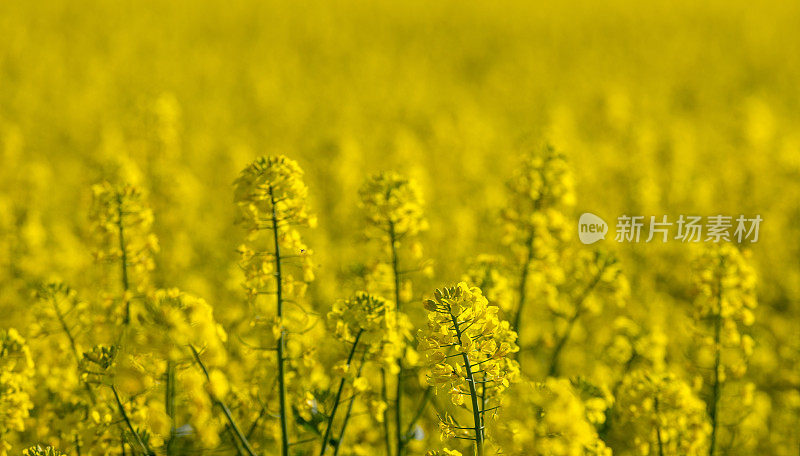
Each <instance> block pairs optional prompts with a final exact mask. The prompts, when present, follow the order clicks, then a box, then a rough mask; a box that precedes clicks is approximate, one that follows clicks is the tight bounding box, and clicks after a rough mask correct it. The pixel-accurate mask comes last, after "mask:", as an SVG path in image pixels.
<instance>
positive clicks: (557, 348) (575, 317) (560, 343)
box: [547, 264, 606, 377]
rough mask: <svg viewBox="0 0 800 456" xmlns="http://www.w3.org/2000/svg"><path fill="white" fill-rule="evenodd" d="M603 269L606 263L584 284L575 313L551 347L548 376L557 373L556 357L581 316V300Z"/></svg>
mask: <svg viewBox="0 0 800 456" xmlns="http://www.w3.org/2000/svg"><path fill="white" fill-rule="evenodd" d="M605 269H606V265H605V264H604V265H603V267H601V268H600V270H599V271H597V274H596V275H595V276H594V278H593V279H592V281H591V282H590V283H589V284H587V285H586V288H585V289H584V290H583V292H582V293H581V295H580V297H579V298H578V299H577V301H575V313H574V314H573V315H572V317H571V318H570V319H569V322H568V323H567V330H566V331H564V334H562V335H561V337H560V338H559V339H558V342H556V346H555V348H554V349H553V354H552V355H551V357H550V367H549V369H548V370H547V376H548V377H553V376H555V375H557V374H558V358H559V356H561V351H562V350H563V349H564V346H565V345H566V344H567V340H569V337H570V334H572V328H573V327H574V326H575V322H576V321H578V318H580V316H581V306H582V305H583V301H585V300H586V298H587V297H588V296H589V293H591V292H592V290H594V287H596V286H597V283H598V282H600V277H602V275H603V271H605Z"/></svg>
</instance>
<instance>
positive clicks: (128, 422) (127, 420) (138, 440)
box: [111, 385, 156, 456]
mask: <svg viewBox="0 0 800 456" xmlns="http://www.w3.org/2000/svg"><path fill="white" fill-rule="evenodd" d="M111 392H113V393H114V399H115V400H116V401H117V408H119V413H121V414H122V419H123V420H125V424H126V425H127V426H128V430H129V431H131V434H133V437H134V438H135V439H136V443H138V444H139V446H140V447H142V450H144V453H145V454H146V455H148V456H156V453H155V452H154V451H153V450H151V449H150V448H149V447H148V446H147V444H145V443H144V442H143V441H142V438H141V437H140V436H139V433H138V432H136V429H134V428H133V424H131V420H130V418H129V417H128V413H127V412H126V411H125V406H124V405H122V400H121V399H120V398H119V393H117V388H116V387H115V386H114V385H111Z"/></svg>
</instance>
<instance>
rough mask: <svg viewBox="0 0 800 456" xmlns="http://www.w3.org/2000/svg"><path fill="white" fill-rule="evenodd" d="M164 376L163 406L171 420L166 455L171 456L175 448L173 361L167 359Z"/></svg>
mask: <svg viewBox="0 0 800 456" xmlns="http://www.w3.org/2000/svg"><path fill="white" fill-rule="evenodd" d="M165 377H166V382H165V384H166V388H165V389H166V391H165V392H164V394H165V401H164V407H165V409H166V412H167V416H169V418H170V421H171V425H170V428H169V437H168V438H167V456H172V454H173V453H174V450H175V448H174V447H175V363H174V362H173V361H167V371H166V373H165Z"/></svg>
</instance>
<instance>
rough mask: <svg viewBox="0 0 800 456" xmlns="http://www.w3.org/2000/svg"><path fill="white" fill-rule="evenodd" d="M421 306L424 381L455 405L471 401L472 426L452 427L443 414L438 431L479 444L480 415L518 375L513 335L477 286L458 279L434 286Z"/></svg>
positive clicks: (491, 407) (481, 434) (494, 405)
mask: <svg viewBox="0 0 800 456" xmlns="http://www.w3.org/2000/svg"><path fill="white" fill-rule="evenodd" d="M424 307H425V309H426V310H427V311H428V327H427V329H426V330H420V331H418V333H417V338H418V340H419V346H418V350H419V351H420V352H421V353H424V354H425V359H426V361H427V365H428V367H429V368H430V373H429V376H428V383H429V384H430V385H432V386H435V387H436V388H437V389H444V390H446V391H447V392H448V394H449V395H450V398H451V400H452V402H453V403H454V404H455V405H458V406H463V405H464V404H465V401H466V400H470V399H471V401H472V403H471V407H470V409H471V410H472V411H473V426H471V427H466V428H465V427H461V426H456V425H455V423H454V421H452V420H448V419H446V418H445V419H444V420H443V421H442V423H441V430H442V434H443V436H446V437H459V438H468V439H474V440H475V441H476V444H477V445H478V447H480V446H482V444H483V441H484V439H485V436H484V427H485V421H484V419H485V414H486V413H487V412H488V411H489V410H494V409H496V408H497V407H499V405H500V394H501V393H502V392H503V391H505V390H506V389H507V388H508V387H509V386H510V384H511V383H512V382H515V381H516V380H517V379H518V377H519V366H518V364H517V363H516V361H514V360H512V359H511V355H512V354H513V353H515V352H516V351H518V350H519V347H517V344H516V338H517V335H516V333H515V332H514V331H512V330H511V329H510V328H509V324H508V322H507V321H503V320H500V318H499V317H498V311H499V308H498V307H497V306H492V305H489V302H488V301H487V299H486V298H485V297H484V296H483V293H482V292H481V290H480V289H479V288H476V287H469V286H468V285H467V284H466V283H464V282H460V283H459V284H457V285H456V286H455V287H448V288H444V289H440V290H436V291H435V292H434V299H428V300H426V301H425V304H424ZM473 431H474V435H472V432H473Z"/></svg>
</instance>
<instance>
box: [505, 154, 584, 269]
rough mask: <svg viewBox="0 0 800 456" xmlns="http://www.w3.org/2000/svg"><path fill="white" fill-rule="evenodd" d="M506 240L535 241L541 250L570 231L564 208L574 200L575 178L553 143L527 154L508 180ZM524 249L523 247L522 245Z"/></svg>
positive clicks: (518, 243)
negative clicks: (536, 151) (508, 196)
mask: <svg viewBox="0 0 800 456" xmlns="http://www.w3.org/2000/svg"><path fill="white" fill-rule="evenodd" d="M507 185H508V191H509V194H510V198H509V202H508V206H507V207H506V208H505V210H503V212H502V214H501V215H502V217H503V219H504V220H505V221H506V238H505V242H506V243H507V244H509V245H512V246H515V247H522V246H525V245H527V244H531V243H533V244H534V247H535V250H536V251H537V252H539V253H540V255H541V254H544V253H545V252H546V251H547V248H548V247H552V246H553V244H554V243H556V242H559V241H562V240H564V239H565V237H566V233H567V232H568V231H567V229H568V226H569V224H568V223H567V220H566V218H565V217H564V215H563V211H564V210H566V209H568V208H570V207H572V206H573V205H574V204H575V194H574V191H573V187H574V182H573V177H572V173H571V172H570V169H569V165H568V164H567V161H566V158H565V156H564V154H562V153H560V152H557V151H556V150H555V149H554V148H553V147H552V146H549V145H547V146H544V147H543V148H542V150H540V151H539V152H538V153H533V154H530V155H528V156H527V157H525V159H524V160H523V162H522V164H521V166H520V167H519V168H518V170H517V171H516V173H515V174H514V176H513V177H512V178H511V179H510V180H509V182H508V184H507ZM523 250H524V249H523Z"/></svg>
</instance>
